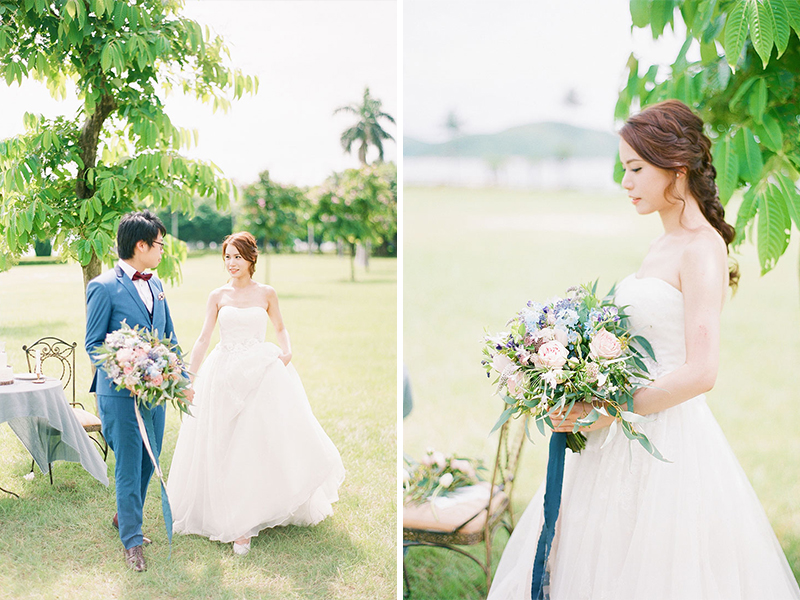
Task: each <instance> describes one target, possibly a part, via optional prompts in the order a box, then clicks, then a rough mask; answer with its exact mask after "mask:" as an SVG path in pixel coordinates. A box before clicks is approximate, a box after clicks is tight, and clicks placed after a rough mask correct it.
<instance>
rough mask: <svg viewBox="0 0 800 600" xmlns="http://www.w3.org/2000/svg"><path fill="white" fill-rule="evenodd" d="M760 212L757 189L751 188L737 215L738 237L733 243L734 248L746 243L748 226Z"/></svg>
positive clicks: (746, 193)
mask: <svg viewBox="0 0 800 600" xmlns="http://www.w3.org/2000/svg"><path fill="white" fill-rule="evenodd" d="M757 210H758V196H757V195H756V188H755V187H751V188H750V189H749V190H747V191H746V192H745V193H744V199H743V200H742V204H741V205H740V206H739V211H738V212H737V213H736V237H735V238H734V241H733V246H734V247H738V246H740V245H741V244H742V242H744V240H745V237H746V234H747V225H748V224H749V223H751V222H752V220H753V218H755V216H756V211H757Z"/></svg>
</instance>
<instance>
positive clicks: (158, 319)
mask: <svg viewBox="0 0 800 600" xmlns="http://www.w3.org/2000/svg"><path fill="white" fill-rule="evenodd" d="M153 281H154V280H153V279H152V278H151V279H150V281H148V282H147V284H148V285H149V286H150V293H151V294H153V321H152V325H153V326H159V325H160V324H161V323H163V322H164V300H163V299H161V300H160V299H159V296H160V295H161V292H160V291H159V290H158V288H157V287H156V285H155V283H153ZM162 285H163V284H162ZM158 335H159V337H162V338H163V337H164V332H163V331H159V332H158Z"/></svg>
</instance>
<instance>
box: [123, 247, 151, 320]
mask: <svg viewBox="0 0 800 600" xmlns="http://www.w3.org/2000/svg"><path fill="white" fill-rule="evenodd" d="M117 264H118V265H119V268H120V269H122V270H123V272H124V273H125V274H126V275H127V276H128V278H129V279H130V280H131V281H132V282H133V287H135V288H136V291H137V292H139V298H141V299H142V302H144V305H145V306H146V307H147V312H149V313H151V314H152V312H153V292H152V291H150V283H149V282H148V281H145V280H144V279H137V280H136V281H133V276H134V275H135V274H136V269H134V268H133V267H132V266H130V265H129V264H128V263H126V262H125V261H124V260H120V261H119V262H118V263H117Z"/></svg>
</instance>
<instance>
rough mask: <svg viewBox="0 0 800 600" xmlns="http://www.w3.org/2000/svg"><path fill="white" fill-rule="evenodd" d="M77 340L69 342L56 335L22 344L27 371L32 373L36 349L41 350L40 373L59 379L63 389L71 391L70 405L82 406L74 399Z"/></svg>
mask: <svg viewBox="0 0 800 600" xmlns="http://www.w3.org/2000/svg"><path fill="white" fill-rule="evenodd" d="M77 346H78V343H77V342H72V343H71V344H70V343H68V342H65V341H64V340H62V339H59V338H57V337H43V338H41V339H39V340H36V341H35V342H34V343H33V344H31V345H30V346H22V350H23V352H25V360H27V361H28V372H29V373H33V369H34V368H35V366H36V350H39V351H40V352H41V361H42V373H44V374H46V375H51V376H52V377H55V378H57V379H60V380H61V382H62V383H63V384H64V391H65V392H71V394H72V400H70V401H69V403H70V404H71V405H72V406H80V407H81V408H83V406H82V405H81V404H80V403H79V402H76V401H75V348H76V347H77Z"/></svg>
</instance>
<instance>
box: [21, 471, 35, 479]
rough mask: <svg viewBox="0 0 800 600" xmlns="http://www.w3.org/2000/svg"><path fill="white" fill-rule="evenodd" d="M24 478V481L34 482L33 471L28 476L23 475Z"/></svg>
mask: <svg viewBox="0 0 800 600" xmlns="http://www.w3.org/2000/svg"><path fill="white" fill-rule="evenodd" d="M22 478H23V479H26V480H28V481H33V471H31V472H30V473H28V474H27V475H23V476H22Z"/></svg>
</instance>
